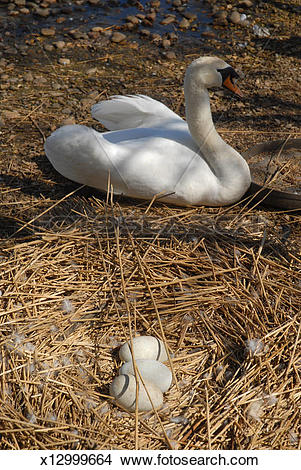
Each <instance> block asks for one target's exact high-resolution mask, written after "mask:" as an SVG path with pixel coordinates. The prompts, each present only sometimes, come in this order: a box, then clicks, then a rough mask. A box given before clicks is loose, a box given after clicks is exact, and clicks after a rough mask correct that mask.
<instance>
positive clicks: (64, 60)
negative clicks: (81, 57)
mask: <svg viewBox="0 0 301 470" xmlns="http://www.w3.org/2000/svg"><path fill="white" fill-rule="evenodd" d="M58 63H59V64H61V65H70V63H71V61H70V59H67V58H64V57H60V58H59V60H58Z"/></svg>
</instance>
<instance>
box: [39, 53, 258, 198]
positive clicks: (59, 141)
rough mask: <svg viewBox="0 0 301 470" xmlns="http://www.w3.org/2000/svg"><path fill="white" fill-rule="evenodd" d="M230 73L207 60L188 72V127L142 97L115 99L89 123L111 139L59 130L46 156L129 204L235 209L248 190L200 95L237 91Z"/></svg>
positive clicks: (80, 129)
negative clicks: (121, 196)
mask: <svg viewBox="0 0 301 470" xmlns="http://www.w3.org/2000/svg"><path fill="white" fill-rule="evenodd" d="M227 71H229V74H228V75H227ZM231 71H232V72H231ZM231 73H234V71H233V69H232V68H231V67H229V66H228V64H226V63H225V62H224V61H222V60H220V59H217V58H213V57H203V58H200V59H197V60H196V61H194V62H193V63H192V64H191V65H190V66H189V67H188V69H187V72H186V75H185V84H184V88H185V101H186V118H187V123H186V122H185V121H184V120H183V119H181V118H180V117H179V116H178V115H177V114H175V113H173V112H172V111H171V110H170V109H168V108H167V107H166V106H164V105H163V104H162V103H159V102H158V101H155V100H153V99H151V98H148V97H146V96H142V95H138V96H126V97H120V96H117V97H113V99H111V100H108V101H103V102H100V103H98V104H96V105H95V106H93V108H92V115H93V117H94V118H96V119H97V120H99V121H100V122H101V123H102V124H103V125H104V126H105V127H106V128H108V129H109V130H110V131H111V132H104V133H99V132H97V131H95V130H94V129H91V128H88V127H85V126H80V125H71V126H64V127H61V128H59V129H57V130H56V131H55V132H54V133H53V134H52V135H51V136H50V137H48V138H47V140H46V143H45V151H46V155H47V157H48V158H49V160H50V161H51V163H52V164H53V166H54V167H55V168H56V170H57V171H59V172H60V173H61V174H62V175H64V176H66V177H67V178H69V179H71V180H74V181H76V182H78V183H82V184H86V185H88V186H92V187H94V188H97V189H100V190H102V191H106V190H107V189H108V180H109V182H110V184H111V185H112V187H113V191H114V193H117V194H124V195H126V196H130V197H134V198H140V199H152V198H153V197H154V196H155V195H158V194H159V195H160V200H162V201H166V202H171V203H173V204H177V205H212V206H217V205H226V204H231V203H233V202H236V201H238V200H239V199H240V198H241V197H242V196H243V194H244V193H245V192H246V190H247V189H248V187H249V186H250V183H251V178H250V172H249V167H248V165H247V163H246V161H245V160H244V159H243V158H242V156H241V155H239V153H237V152H236V151H235V150H234V149H233V148H231V147H230V146H229V145H227V144H226V143H225V142H224V141H223V140H222V138H221V137H220V136H219V134H218V133H217V132H216V130H215V127H214V124H213V122H212V117H211V111H210V103H209V95H208V91H207V88H209V87H211V86H221V85H222V84H223V85H225V82H226V80H228V85H229V88H230V89H232V90H233V91H236V92H238V91H239V90H238V89H237V88H236V87H235V85H234V84H233V83H232V81H231V83H229V80H230V79H231V76H230V74H231ZM225 76H226V78H225ZM228 85H225V86H227V87H228Z"/></svg>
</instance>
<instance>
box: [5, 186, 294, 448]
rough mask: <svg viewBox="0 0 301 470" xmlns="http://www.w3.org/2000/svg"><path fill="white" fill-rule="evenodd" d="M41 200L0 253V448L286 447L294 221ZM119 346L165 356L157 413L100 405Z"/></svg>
mask: <svg viewBox="0 0 301 470" xmlns="http://www.w3.org/2000/svg"><path fill="white" fill-rule="evenodd" d="M45 204H46V206H47V208H46V209H45V208H44V209H43V210H41V211H40V217H35V218H34V220H33V221H32V222H30V223H27V224H26V227H25V228H26V230H27V232H25V228H23V231H22V230H20V229H19V232H18V234H19V239H18V238H15V237H12V236H11V238H9V239H8V240H6V242H5V243H4V244H3V246H2V254H1V285H0V289H1V297H0V302H1V315H0V320H1V336H0V348H1V372H0V377H1V388H0V400H1V401H0V403H1V416H0V423H1V424H0V426H1V429H0V434H1V448H2V449H25V448H26V449H53V448H55V449H135V448H138V449H165V448H170V449H175V448H177V449H185V448H186V449H270V448H273V449H296V448H300V446H301V441H300V393H301V389H300V375H301V351H300V299H301V297H300V290H301V278H300V258H299V256H300V254H299V253H300V252H299V249H300V244H299V246H298V242H300V227H299V226H298V225H297V222H298V216H297V215H294V214H291V215H289V216H288V215H285V214H280V213H277V212H274V213H271V212H266V211H264V210H259V209H257V211H256V212H255V211H253V210H251V209H249V208H248V207H247V206H244V205H240V206H239V205H237V206H234V207H231V208H223V209H205V208H191V209H179V208H173V207H168V206H166V205H160V204H148V203H137V202H136V203H133V202H132V201H119V202H118V201H116V202H114V201H110V198H108V199H107V201H104V200H102V199H98V198H97V197H96V196H92V197H90V198H86V197H85V196H84V195H81V194H78V193H76V192H75V193H74V191H73V192H72V193H71V195H69V197H65V198H64V200H62V201H61V202H60V204H58V203H57V201H56V202H54V201H51V200H48V201H46V203H45V202H44V206H45ZM284 227H285V230H286V231H285V230H284ZM20 228H22V226H21V227H20ZM288 230H289V231H290V241H292V240H294V243H288V241H287V233H288V232H287V231H288ZM16 231H18V230H16ZM24 233H25V235H22V234H24ZM15 235H16V234H15ZM130 334H133V335H142V334H144V335H154V336H157V337H159V338H161V339H162V340H163V341H164V342H165V344H166V345H167V347H168V349H169V352H170V356H171V363H170V364H169V366H170V367H172V370H173V373H174V381H173V385H172V387H171V389H170V390H169V391H168V392H167V393H166V394H165V400H164V405H163V408H162V409H160V410H158V411H157V413H154V412H149V413H140V414H139V415H137V416H135V413H129V412H127V411H126V410H122V409H120V408H119V407H117V406H116V404H115V403H114V402H113V401H112V400H111V398H110V397H109V384H110V383H111V381H112V380H113V378H114V376H115V375H116V374H117V372H118V367H119V365H120V361H119V359H118V354H117V352H118V347H119V346H120V345H121V344H122V343H123V342H124V341H126V340H128V339H129V338H130Z"/></svg>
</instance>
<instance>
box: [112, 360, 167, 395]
mask: <svg viewBox="0 0 301 470" xmlns="http://www.w3.org/2000/svg"><path fill="white" fill-rule="evenodd" d="M136 365H137V368H138V369H139V372H140V374H141V377H142V379H143V380H148V381H149V382H152V383H153V384H155V385H156V386H157V387H158V388H159V389H160V390H161V392H162V393H164V392H166V391H167V390H168V389H169V387H170V385H171V382H172V374H171V372H170V370H169V368H168V367H166V366H165V365H164V364H162V362H159V361H155V360H154V359H137V361H136ZM119 374H131V375H135V372H134V365H133V363H132V362H125V363H124V364H123V366H122V367H121V368H120V370H119Z"/></svg>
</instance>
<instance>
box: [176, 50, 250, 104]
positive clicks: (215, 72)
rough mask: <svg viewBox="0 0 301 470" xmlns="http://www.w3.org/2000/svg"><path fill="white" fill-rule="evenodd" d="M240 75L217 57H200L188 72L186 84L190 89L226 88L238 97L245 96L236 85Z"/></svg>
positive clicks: (190, 66)
mask: <svg viewBox="0 0 301 470" xmlns="http://www.w3.org/2000/svg"><path fill="white" fill-rule="evenodd" d="M236 78H239V75H238V73H236V72H235V70H234V69H233V68H232V67H231V66H230V65H229V64H227V63H226V62H225V61H224V60H222V59H218V58H217V57H200V58H199V59H196V60H194V61H193V62H192V63H191V64H190V65H189V67H188V68H187V70H186V75H185V82H186V84H188V83H189V85H188V86H189V88H190V89H195V90H197V89H199V88H213V87H224V88H227V89H228V90H230V91H232V93H235V94H236V95H239V96H243V95H242V92H241V91H240V89H239V88H238V86H237V85H236V84H235V79H236Z"/></svg>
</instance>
